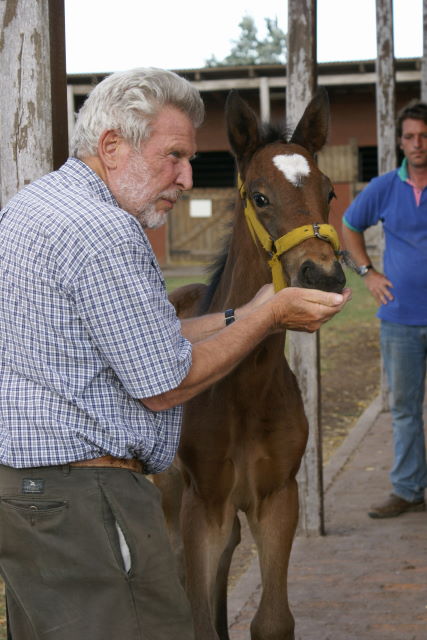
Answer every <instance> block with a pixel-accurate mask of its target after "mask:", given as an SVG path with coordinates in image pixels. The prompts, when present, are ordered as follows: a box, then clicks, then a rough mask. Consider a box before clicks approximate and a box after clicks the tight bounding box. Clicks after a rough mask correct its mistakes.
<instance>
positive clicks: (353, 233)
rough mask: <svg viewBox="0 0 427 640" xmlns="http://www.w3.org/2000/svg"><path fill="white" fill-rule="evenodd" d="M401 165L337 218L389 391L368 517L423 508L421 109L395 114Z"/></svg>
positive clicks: (426, 192) (425, 267)
mask: <svg viewBox="0 0 427 640" xmlns="http://www.w3.org/2000/svg"><path fill="white" fill-rule="evenodd" d="M397 136H398V142H399V145H400V148H401V149H402V151H403V153H404V156H405V158H404V160H403V163H402V166H401V167H400V168H399V169H397V170H395V171H391V172H389V173H386V174H385V175H383V176H380V177H378V178H375V179H374V180H372V182H371V183H370V184H369V185H368V186H367V187H366V189H364V191H363V192H362V193H360V194H359V196H358V197H357V198H356V199H355V200H354V202H353V203H352V204H351V205H350V207H349V208H348V209H347V211H346V212H345V214H344V218H343V222H344V224H343V236H344V241H345V245H346V248H347V249H348V250H349V251H350V253H351V254H352V257H353V259H354V261H355V262H356V264H357V265H358V271H359V274H360V276H361V277H363V278H364V281H365V283H366V286H367V287H368V289H369V291H370V292H371V294H372V295H373V296H374V298H375V300H376V302H377V303H378V305H380V308H379V311H378V317H379V318H380V320H381V351H382V356H383V361H384V366H385V370H386V375H387V381H388V385H389V389H390V402H391V414H392V423H393V440H394V464H393V468H392V470H391V474H390V479H391V484H392V494H391V495H390V497H389V498H388V499H387V500H385V501H384V502H383V503H381V504H378V505H375V506H373V507H372V508H371V509H370V511H369V515H370V516H371V518H389V517H394V516H398V515H400V514H401V513H404V512H406V511H423V510H424V509H425V502H424V489H425V487H426V486H427V463H426V452H425V439H424V425H423V400H424V389H425V375H426V356H427V189H426V187H427V104H423V103H420V102H412V103H410V104H409V105H407V106H406V107H405V108H404V109H403V110H402V111H401V112H400V114H399V117H398V121H397ZM379 221H381V222H382V224H383V228H384V235H385V251H384V274H383V273H380V272H379V271H377V270H376V269H375V268H374V267H373V266H372V264H371V260H370V258H369V255H368V253H367V251H366V246H365V241H364V236H363V232H364V231H365V230H366V229H367V228H368V227H371V226H372V225H375V224H377V223H378V222H379Z"/></svg>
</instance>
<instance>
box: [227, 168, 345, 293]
mask: <svg viewBox="0 0 427 640" xmlns="http://www.w3.org/2000/svg"><path fill="white" fill-rule="evenodd" d="M238 189H239V192H240V196H241V198H242V200H243V201H244V202H245V204H244V210H245V218H246V222H247V225H248V228H249V231H250V233H251V235H252V238H253V241H254V242H255V243H256V242H257V240H258V242H259V243H260V244H261V246H262V247H263V249H265V251H266V252H267V253H268V255H269V256H270V258H269V260H268V264H269V266H270V269H271V275H272V279H273V285H274V290H275V291H280V289H284V288H285V287H287V286H288V285H287V282H286V281H285V276H284V274H283V269H282V265H281V263H280V256H281V255H282V254H283V253H285V252H286V251H289V249H292V248H293V247H296V246H297V245H299V244H301V243H302V242H304V241H305V240H308V239H309V238H319V240H324V241H326V242H329V243H330V244H331V245H332V247H333V249H334V251H335V253H336V254H337V255H338V252H339V249H340V242H339V238H338V234H337V232H336V231H335V229H334V227H333V226H332V225H330V224H318V223H314V224H307V225H303V226H302V227H297V228H296V229H292V231H289V232H288V233H285V235H283V236H281V237H280V238H278V239H277V240H273V238H272V237H271V236H270V234H269V233H268V231H267V229H266V228H265V227H264V226H263V225H262V224H261V222H260V221H259V219H258V216H257V215H256V213H255V209H254V207H253V204H252V202H251V201H250V199H249V198H248V197H247V194H246V190H245V186H244V184H243V182H242V180H241V178H240V176H238Z"/></svg>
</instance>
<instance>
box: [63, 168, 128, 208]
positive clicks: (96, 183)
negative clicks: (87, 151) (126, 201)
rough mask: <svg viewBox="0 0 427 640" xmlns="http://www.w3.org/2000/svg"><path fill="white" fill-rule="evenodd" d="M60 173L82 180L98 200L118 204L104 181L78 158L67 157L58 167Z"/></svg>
mask: <svg viewBox="0 0 427 640" xmlns="http://www.w3.org/2000/svg"><path fill="white" fill-rule="evenodd" d="M59 171H60V173H62V174H64V175H65V176H67V178H68V179H71V180H79V181H84V182H85V183H86V185H87V186H88V188H89V189H90V191H92V192H93V193H95V194H96V195H97V196H98V197H99V198H100V200H103V201H104V202H108V203H110V204H112V205H114V206H115V207H118V206H119V204H118V202H117V200H116V199H115V197H114V196H113V194H112V193H111V191H110V190H109V188H108V187H107V185H106V184H105V182H104V181H103V180H102V179H101V178H100V177H99V176H98V174H97V173H96V172H95V171H94V170H93V169H91V168H90V167H89V165H87V164H86V163H85V162H83V161H82V160H79V159H78V158H73V157H72V158H68V160H67V161H66V163H65V164H63V165H62V167H61V168H60V169H59Z"/></svg>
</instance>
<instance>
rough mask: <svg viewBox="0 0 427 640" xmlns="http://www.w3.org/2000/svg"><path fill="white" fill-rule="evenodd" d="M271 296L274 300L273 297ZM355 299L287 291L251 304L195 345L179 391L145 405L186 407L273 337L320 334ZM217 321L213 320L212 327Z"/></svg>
mask: <svg viewBox="0 0 427 640" xmlns="http://www.w3.org/2000/svg"><path fill="white" fill-rule="evenodd" d="M263 295H264V293H263V294H262V295H261V298H262V299H263ZM267 295H270V294H269V292H267ZM349 298H350V292H349V291H348V290H347V291H345V292H344V294H343V295H341V294H337V293H330V292H324V291H317V290H313V289H298V288H287V289H284V290H282V291H280V292H279V293H277V294H276V295H274V296H273V297H272V298H271V299H268V300H267V302H263V303H262V304H260V305H257V303H255V308H254V309H253V308H252V309H251V311H248V306H249V307H250V306H251V305H247V306H246V308H245V307H243V308H242V309H243V311H242V316H241V317H240V318H239V317H238V318H237V320H236V321H235V322H234V323H232V324H231V325H229V326H228V327H224V328H223V329H222V330H220V331H218V332H216V333H215V334H213V335H211V336H210V337H208V338H206V339H204V340H200V341H198V342H196V343H195V344H194V345H193V360H192V365H191V368H190V371H189V373H188V375H187V376H186V378H184V380H183V381H182V382H181V384H180V385H179V386H178V387H176V388H175V389H172V390H170V391H167V392H166V393H163V394H159V395H158V396H153V397H151V398H142V399H141V402H143V404H144V405H145V406H147V407H148V408H149V409H152V410H153V411H162V410H164V409H168V408H170V407H172V406H175V405H177V404H181V403H183V402H186V401H187V400H189V399H190V398H192V397H194V396H195V395H197V394H198V393H200V392H201V391H203V390H204V389H207V388H208V387H209V386H211V385H212V384H214V383H215V382H216V381H217V380H219V379H221V378H223V377H224V376H226V375H227V374H228V373H229V372H230V371H231V370H232V369H233V368H234V367H235V366H236V365H237V364H239V363H240V362H241V361H242V359H243V358H244V357H245V356H247V355H248V354H249V353H250V352H251V351H252V349H254V347H255V346H256V345H257V344H259V342H261V340H263V339H264V338H265V337H266V336H267V335H269V334H272V333H275V332H277V331H283V330H284V329H286V328H289V329H294V330H299V331H316V330H317V329H319V328H320V326H321V325H322V324H323V323H324V322H326V320H328V319H329V318H331V317H332V316H333V315H335V313H337V312H338V311H339V310H340V309H341V308H342V307H343V306H344V304H345V302H346V301H347V300H348V299H349ZM215 315H217V314H215ZM221 315H222V314H219V316H221ZM222 318H223V316H222ZM217 320H218V318H213V319H212V323H213V324H212V326H214V324H215V322H217ZM208 322H210V321H209V320H208ZM222 322H223V319H222Z"/></svg>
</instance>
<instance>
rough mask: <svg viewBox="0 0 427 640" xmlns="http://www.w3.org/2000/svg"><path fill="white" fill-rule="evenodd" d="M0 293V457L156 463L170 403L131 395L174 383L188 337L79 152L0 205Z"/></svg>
mask: <svg viewBox="0 0 427 640" xmlns="http://www.w3.org/2000/svg"><path fill="white" fill-rule="evenodd" d="M0 298H1V306H0V463H1V464H4V465H8V466H11V467H33V466H36V467H38V466H45V465H56V464H64V463H67V462H72V461H76V460H84V459H90V458H94V457H98V456H102V455H106V454H111V455H113V456H117V457H120V458H129V457H137V458H139V459H140V460H142V461H143V462H144V463H145V465H146V467H147V470H148V471H150V472H153V473H155V472H159V471H162V470H163V469H165V468H166V467H167V466H168V465H169V464H170V462H171V461H172V459H173V457H174V455H175V452H176V449H177V446H178V440H179V436H180V428H181V413H182V409H181V407H175V408H173V409H170V410H167V411H159V412H153V411H150V410H148V409H146V408H145V407H144V406H143V405H142V404H141V403H140V402H138V400H137V399H138V398H145V397H150V396H154V395H157V394H159V393H163V392H165V391H168V390H170V389H173V388H175V387H176V386H178V385H179V383H180V382H181V381H182V380H183V378H184V377H185V376H186V375H187V373H188V371H189V368H190V365H191V345H190V343H189V342H187V341H186V340H185V339H184V338H183V337H182V335H181V332H180V323H179V320H178V319H177V317H176V315H175V311H174V309H173V307H172V305H171V304H170V303H169V302H168V300H167V296H166V292H165V285H164V280H163V278H162V275H161V272H160V269H159V266H158V264H157V261H156V259H155V256H154V254H153V252H152V249H151V247H150V244H149V242H148V240H147V238H146V236H145V233H144V231H143V230H142V227H141V225H140V224H139V222H138V221H137V220H136V218H134V217H133V216H131V215H130V214H128V213H127V212H125V211H123V209H121V208H120V207H119V206H118V204H117V202H116V201H115V199H114V198H113V196H112V195H111V193H110V191H109V190H108V188H107V187H106V185H105V184H104V182H103V181H102V180H101V179H100V178H99V177H98V176H97V175H96V174H95V173H94V172H93V171H92V170H91V169H90V168H89V167H88V166H87V165H86V164H84V163H83V162H81V161H80V160H77V159H76V158H70V159H69V160H68V161H67V162H66V164H65V165H63V166H62V167H61V168H60V169H59V171H55V172H53V173H51V174H48V175H47V176H44V177H43V178H41V179H39V180H37V181H36V182H34V183H32V184H31V185H29V186H27V187H25V188H24V189H23V190H22V191H21V192H20V193H18V194H17V195H16V196H14V197H13V198H12V200H11V201H10V202H9V203H8V204H7V206H6V207H5V208H4V209H3V210H2V211H1V212H0Z"/></svg>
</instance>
